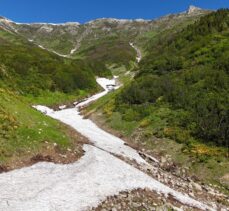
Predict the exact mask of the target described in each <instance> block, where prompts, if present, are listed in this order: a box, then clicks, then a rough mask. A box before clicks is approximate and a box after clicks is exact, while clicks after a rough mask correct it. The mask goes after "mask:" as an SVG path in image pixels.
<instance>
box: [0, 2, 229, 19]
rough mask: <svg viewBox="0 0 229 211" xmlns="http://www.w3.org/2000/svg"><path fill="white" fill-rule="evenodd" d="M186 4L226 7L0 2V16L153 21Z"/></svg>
mask: <svg viewBox="0 0 229 211" xmlns="http://www.w3.org/2000/svg"><path fill="white" fill-rule="evenodd" d="M189 5H195V6H199V7H202V8H205V9H218V8H223V7H224V8H226V7H227V8H229V0H0V15H2V16H5V17H8V18H9V19H12V20H14V21H17V22H52V23H63V22H67V21H77V22H80V23H84V22H86V21H89V20H92V19H96V18H102V17H114V18H128V19H132V18H144V19H154V18H157V17H160V16H163V15H166V14H169V13H177V12H181V11H184V10H186V9H187V7H188V6H189Z"/></svg>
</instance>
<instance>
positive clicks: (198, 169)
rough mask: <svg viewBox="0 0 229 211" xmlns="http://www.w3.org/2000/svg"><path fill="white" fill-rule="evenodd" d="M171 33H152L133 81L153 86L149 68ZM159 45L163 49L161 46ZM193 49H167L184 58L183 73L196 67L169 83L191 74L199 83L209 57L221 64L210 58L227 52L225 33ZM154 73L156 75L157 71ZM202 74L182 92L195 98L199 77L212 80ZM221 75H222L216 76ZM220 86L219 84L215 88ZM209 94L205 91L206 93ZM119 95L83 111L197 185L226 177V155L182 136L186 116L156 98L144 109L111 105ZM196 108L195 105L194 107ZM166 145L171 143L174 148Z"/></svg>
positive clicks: (221, 149)
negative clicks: (192, 177) (169, 161)
mask: <svg viewBox="0 0 229 211" xmlns="http://www.w3.org/2000/svg"><path fill="white" fill-rule="evenodd" d="M210 17H211V16H210ZM197 24H198V23H197ZM176 33H177V32H176V30H171V29H170V30H167V31H165V32H163V34H162V35H160V34H159V36H158V35H155V33H153V32H152V38H151V39H150V42H148V44H147V48H146V52H148V54H147V55H146V57H145V58H144V59H143V61H142V63H141V64H140V69H141V72H140V74H139V76H138V77H137V80H139V81H141V80H143V81H146V79H148V78H149V84H154V83H153V82H152V81H150V76H151V75H155V72H153V71H154V67H153V65H152V64H153V62H157V61H158V60H160V59H161V58H162V57H163V56H164V52H166V51H167V52H169V50H170V49H168V47H166V46H165V45H167V46H169V44H166V42H167V40H170V39H173V37H174V36H175V34H176ZM182 33H185V32H182ZM178 35H179V33H178ZM144 36H149V37H150V33H147V35H144ZM182 36H183V35H182ZM160 38H161V39H160ZM160 40H161V43H162V44H161V45H162V47H160V45H159V47H158V46H157V44H158V41H159V42H160ZM164 41H165V44H164V45H163V42H164ZM194 43H195V41H194ZM194 43H192V44H190V43H189V44H188V45H187V44H186V43H185V45H184V46H185V47H183V48H182V49H179V50H178V51H174V49H173V48H171V49H172V50H171V52H172V56H173V57H171V58H174V54H175V53H177V54H178V57H179V56H183V57H184V58H182V59H183V60H184V64H183V65H184V66H183V68H184V70H187V69H188V68H190V67H193V66H196V69H195V68H193V69H194V71H193V70H192V69H191V70H189V71H185V72H184V73H182V72H181V71H179V72H178V73H177V75H176V73H175V77H177V76H178V79H179V80H183V78H187V79H188V78H190V77H191V75H192V74H195V77H196V80H199V79H198V77H199V76H198V75H199V74H200V73H201V72H202V73H203V71H202V70H204V69H202V68H200V67H203V64H204V65H206V66H207V65H209V63H211V64H212V63H214V62H212V61H218V60H214V59H215V58H214V55H218V56H219V57H220V58H223V57H221V56H220V55H221V54H216V52H218V53H220V52H221V53H222V52H225V49H227V46H228V36H227V32H225V33H221V34H220V35H219V34H217V33H216V34H214V35H213V36H212V35H210V36H208V37H205V38H203V42H202V46H201V47H200V46H198V43H197V42H196V45H195V44H194ZM222 49H224V51H222ZM159 51H160V52H159ZM174 52H175V53H174ZM190 52H192V53H190ZM214 52H215V53H214ZM190 55H192V56H190ZM226 55H227V54H225V53H224V57H226ZM226 61H227V59H225V58H224V59H221V60H220V61H219V63H218V64H221V65H222V66H223V65H225V66H226V64H225V62H226ZM225 66H224V67H225ZM165 67H166V66H165ZM170 67H171V66H170ZM208 67H209V66H208ZM155 69H156V71H157V68H155ZM162 69H163V70H164V69H165V68H164V67H163V68H162ZM209 69H210V68H209ZM206 73H207V74H206V76H204V74H203V75H202V81H199V82H198V83H197V84H196V85H194V86H193V87H192V89H191V87H189V88H188V89H190V90H192V93H198V92H199V91H200V90H199V89H198V87H199V85H200V87H202V85H201V84H202V83H203V76H204V77H206V78H208V79H210V78H211V77H213V76H214V73H213V74H212V73H211V71H210V72H209V74H208V71H207V72H206ZM156 74H158V73H156ZM163 74H167V73H163ZM159 75H161V73H159ZM216 75H217V74H216ZM222 75H225V74H224V73H222ZM143 76H144V77H143ZM159 77H161V76H159ZM192 77H193V75H192ZM221 79H222V78H221ZM221 79H219V80H221ZM154 80H155V81H158V80H159V78H158V76H157V77H155V78H154ZM179 80H178V82H179ZM214 80H215V79H214ZM216 81H217V80H215V82H213V81H212V82H211V85H212V86H213V87H214V86H215V85H216ZM223 81H224V80H223ZM223 81H221V83H222V82H223ZM207 82H209V81H207ZM149 84H148V85H149ZM146 85H147V84H144V83H143V86H141V89H142V90H143V89H145V88H144V86H146ZM158 86H159V84H158V85H157V84H155V88H154V89H153V90H157V87H158ZM216 86H218V85H216ZM149 87H150V86H149ZM209 88H210V87H208V88H207V89H209ZM182 89H183V88H181V90H182ZM193 89H194V90H193ZM210 89H211V88H210ZM136 91H137V90H136ZM221 91H222V90H221ZM124 92H126V95H123V96H124V99H128V98H129V95H133V94H134V95H136V94H137V93H136V92H132V93H131V90H127V89H125V88H124ZM201 92H202V93H205V92H206V90H205V91H203V90H202V89H201ZM119 93H120V91H118V93H117V94H115V93H113V94H110V95H108V96H105V97H104V98H102V99H100V100H99V101H98V102H96V103H95V104H94V105H91V106H90V107H89V108H87V110H86V112H89V113H90V112H92V111H98V112H99V113H100V112H102V114H103V123H104V124H106V125H108V126H109V127H111V128H113V129H115V130H116V131H119V132H120V133H121V134H122V135H124V136H126V137H131V138H130V140H131V141H133V142H135V141H136V142H137V143H138V144H140V145H141V146H142V147H143V148H147V149H149V150H152V151H153V152H154V153H156V154H159V155H168V154H169V155H170V156H171V157H172V159H173V160H174V161H175V163H177V164H178V165H180V166H183V167H187V168H188V171H189V173H190V174H191V175H196V176H197V177H199V178H200V179H201V180H203V181H207V182H212V183H217V184H218V183H219V182H220V178H221V177H222V176H223V175H225V174H226V173H228V172H229V165H228V159H227V158H226V149H225V148H224V147H216V146H215V145H211V144H205V143H203V142H200V141H199V140H198V139H197V138H194V137H193V136H191V137H190V131H189V130H186V129H184V128H182V127H181V126H180V125H181V124H180V122H181V119H182V118H184V121H186V120H185V117H186V115H187V114H188V113H187V112H186V111H184V110H182V109H174V108H173V107H171V105H169V104H168V103H164V102H163V98H160V96H159V97H158V99H156V103H155V104H149V103H147V104H145V105H144V103H143V104H142V105H131V102H130V101H129V102H128V103H127V104H126V105H125V103H124V104H122V102H120V101H118V103H116V102H115V100H114V98H115V96H117V97H116V99H117V98H120V94H119ZM121 93H123V91H121ZM152 94H153V93H152ZM152 94H151V95H150V96H154V95H152ZM222 96H224V98H225V99H226V98H227V96H228V92H224V95H222ZM124 101H125V100H124ZM127 101H128V100H127ZM127 101H126V102H127ZM154 102H155V101H154ZM138 104H139V102H138ZM199 104H201V102H200V101H199ZM86 112H85V113H86ZM100 117H101V115H99V116H98V118H100ZM155 136H156V137H159V139H155V138H154V137H155ZM167 138H170V139H167ZM172 140H176V142H175V141H172Z"/></svg>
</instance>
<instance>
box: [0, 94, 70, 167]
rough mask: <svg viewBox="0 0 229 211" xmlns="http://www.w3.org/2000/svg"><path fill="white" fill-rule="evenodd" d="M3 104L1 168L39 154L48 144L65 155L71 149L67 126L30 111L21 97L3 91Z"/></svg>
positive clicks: (0, 107)
mask: <svg viewBox="0 0 229 211" xmlns="http://www.w3.org/2000/svg"><path fill="white" fill-rule="evenodd" d="M0 102H1V104H0V164H7V163H8V162H9V161H10V160H11V159H12V158H13V157H17V159H20V157H22V156H24V155H26V154H28V152H29V153H37V152H39V151H40V150H41V148H42V146H43V145H44V144H45V142H46V143H48V144H54V143H56V144H57V145H58V147H59V148H60V150H63V151H64V150H66V149H67V148H68V147H72V144H73V140H71V138H70V137H69V136H68V135H67V133H66V128H65V126H63V125H61V124H60V123H59V122H58V121H56V120H53V119H51V118H49V117H47V116H44V115H43V114H42V113H40V112H38V111H36V110H35V109H33V108H31V106H30V105H29V104H28V103H27V102H26V101H25V100H23V99H22V98H21V97H20V96H17V95H15V94H14V93H12V92H9V91H7V90H4V89H0Z"/></svg>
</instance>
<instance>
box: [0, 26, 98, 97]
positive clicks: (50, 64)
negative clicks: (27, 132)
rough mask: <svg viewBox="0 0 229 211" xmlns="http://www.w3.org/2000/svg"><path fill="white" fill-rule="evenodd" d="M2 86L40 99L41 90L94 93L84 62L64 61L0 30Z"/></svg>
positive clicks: (88, 70) (14, 35)
mask: <svg viewBox="0 0 229 211" xmlns="http://www.w3.org/2000/svg"><path fill="white" fill-rule="evenodd" d="M0 43H1V45H0V79H1V80H0V85H1V86H7V87H10V88H12V89H14V90H17V91H19V92H21V93H22V92H23V93H27V94H28V93H30V94H34V95H38V94H39V91H40V90H50V91H62V92H72V91H76V90H80V89H88V90H89V89H95V87H96V83H95V78H94V75H93V73H92V70H91V67H89V66H88V65H87V64H86V63H85V62H84V61H79V60H78V61H77V60H75V61H73V60H71V59H67V58H61V57H60V56H57V55H55V54H54V53H51V52H48V51H46V50H44V49H41V48H39V47H38V46H37V45H34V44H33V43H30V42H29V41H27V40H26V39H24V38H23V37H21V36H19V35H17V34H15V33H9V32H8V31H5V30H3V29H0Z"/></svg>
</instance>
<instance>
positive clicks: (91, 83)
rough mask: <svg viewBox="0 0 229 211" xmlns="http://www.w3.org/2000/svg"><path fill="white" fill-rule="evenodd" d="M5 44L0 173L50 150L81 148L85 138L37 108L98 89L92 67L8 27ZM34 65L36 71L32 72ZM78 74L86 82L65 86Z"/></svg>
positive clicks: (1, 38) (0, 67) (1, 39)
mask: <svg viewBox="0 0 229 211" xmlns="http://www.w3.org/2000/svg"><path fill="white" fill-rule="evenodd" d="M0 43H1V45H0V55H1V57H0V171H1V170H2V169H1V166H2V165H3V166H4V165H9V167H10V168H14V167H20V166H22V165H23V164H21V163H20V162H21V161H23V159H24V160H25V162H27V161H28V160H29V159H30V158H31V157H33V156H35V155H37V154H39V153H41V154H42V153H44V152H45V151H47V150H50V151H52V153H54V152H56V153H57V154H58V155H59V154H61V153H64V154H65V153H66V154H67V153H69V151H68V150H67V149H69V148H70V149H71V148H73V146H75V144H77V143H79V144H78V146H75V147H74V149H77V148H79V149H80V143H81V142H82V141H81V139H80V136H78V135H77V134H76V133H73V132H72V131H71V130H70V129H69V128H68V127H66V126H64V125H62V124H60V123H59V122H57V121H55V120H53V119H51V118H49V117H46V116H44V115H43V114H41V113H40V112H38V111H35V109H33V108H32V107H31V106H32V105H33V104H45V105H55V104H61V103H67V102H68V101H74V100H76V99H77V98H82V97H85V95H88V94H89V93H91V92H96V90H97V87H96V83H95V79H94V75H93V74H92V73H90V67H87V66H86V65H85V64H84V63H83V62H76V63H75V62H74V61H72V60H68V59H63V58H60V57H58V56H56V55H55V54H52V53H49V52H47V51H45V50H43V49H40V48H38V47H37V46H35V45H33V44H31V43H29V42H27V41H26V40H25V39H24V38H22V37H20V36H18V35H16V34H10V33H8V32H6V31H4V30H2V29H0ZM30 68H35V69H36V70H34V71H32V70H31V71H28V69H30ZM55 68H57V69H55ZM68 68H71V69H72V70H71V71H70V72H69V70H67V69H68ZM87 68H88V69H87ZM84 71H85V73H86V74H85V73H84ZM77 72H78V73H79V74H78V75H77V77H79V80H81V81H80V83H81V85H82V86H81V87H79V86H78V85H79V83H77V80H78V79H76V81H75V82H76V86H75V85H73V86H72V88H71V89H70V90H69V89H65V88H68V87H69V85H71V83H72V81H71V78H72V74H75V73H77ZM81 73H82V74H81ZM55 74H60V75H59V76H60V80H61V81H60V82H61V83H60V84H59V85H58V84H57V83H58V81H55V80H54V79H53V78H54V77H55ZM84 74H85V75H84ZM84 79H85V80H84ZM75 82H74V83H75ZM87 82H88V83H87ZM84 83H85V84H84ZM52 84H53V85H54V84H55V86H54V87H53V86H52ZM53 151H54V152H53ZM49 153H50V152H49ZM77 153H78V152H77ZM78 154H80V153H78ZM58 159H60V160H61V159H62V158H61V157H60V158H58ZM23 162H24V161H23ZM16 163H17V164H16Z"/></svg>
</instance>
